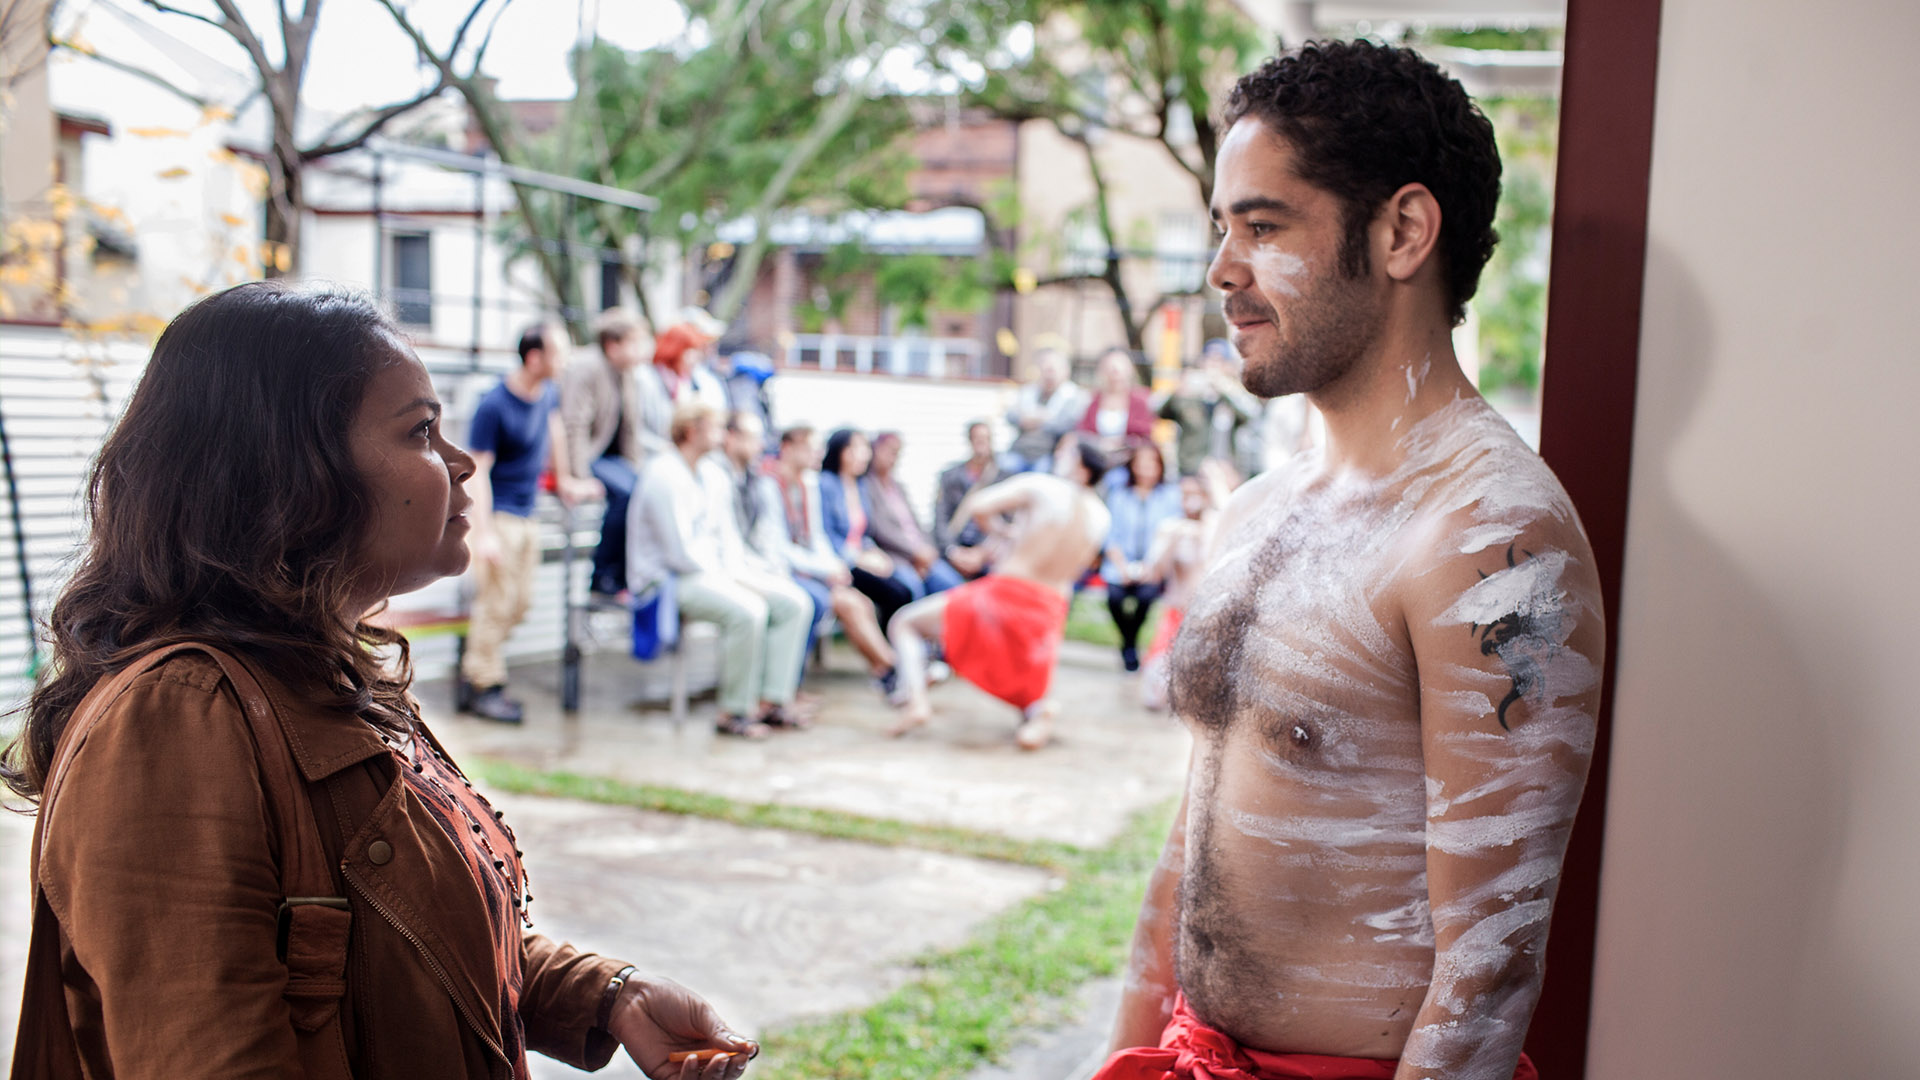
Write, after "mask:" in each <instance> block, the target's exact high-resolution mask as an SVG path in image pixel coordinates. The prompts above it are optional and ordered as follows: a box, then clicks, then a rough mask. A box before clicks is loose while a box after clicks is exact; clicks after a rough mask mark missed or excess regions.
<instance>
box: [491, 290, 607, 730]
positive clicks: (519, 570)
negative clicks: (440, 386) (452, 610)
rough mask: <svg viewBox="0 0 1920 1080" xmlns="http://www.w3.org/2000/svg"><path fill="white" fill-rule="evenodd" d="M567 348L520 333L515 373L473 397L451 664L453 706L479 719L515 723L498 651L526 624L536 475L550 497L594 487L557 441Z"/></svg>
mask: <svg viewBox="0 0 1920 1080" xmlns="http://www.w3.org/2000/svg"><path fill="white" fill-rule="evenodd" d="M570 351H571V343H570V342H569V341H568V339H567V331H566V329H565V328H564V327H562V326H560V325H559V324H557V323H543V324H541V325H538V326H533V327H529V328H528V329H527V330H526V332H524V333H522V334H521V335H520V366H519V367H518V368H516V369H515V370H513V371H511V372H508V373H507V376H506V377H505V378H503V379H501V380H500V385H499V386H496V387H494V388H493V389H492V390H490V391H488V392H487V395H486V396H485V397H483V398H481V399H480V406H479V408H478V409H476V410H475V411H474V414H473V423H472V424H471V425H470V426H469V427H468V429H467V445H468V448H469V449H470V450H471V451H472V453H473V463H474V475H473V479H472V480H470V481H468V482H467V492H468V494H470V495H472V496H473V508H472V510H471V511H469V514H468V516H469V518H470V519H471V520H472V522H473V533H472V535H471V537H470V538H469V539H468V548H469V549H470V550H471V551H472V553H473V564H472V565H473V585H474V587H473V611H472V613H471V616H470V618H469V620H468V629H467V651H466V655H465V656H464V657H463V658H462V660H461V663H460V675H461V693H460V707H461V710H462V711H463V712H470V713H473V714H475V715H477V716H481V717H484V718H486V719H489V720H498V721H501V722H502V723H510V724H517V723H519V722H520V720H521V718H522V715H523V710H522V709H521V706H520V703H519V702H517V701H514V700H513V699H511V698H509V697H507V695H506V682H507V665H506V661H505V660H504V659H503V658H502V656H501V647H502V646H504V645H505V644H506V641H507V637H508V635H510V634H512V633H513V628H514V627H515V626H517V625H519V623H520V620H521V619H523V618H525V617H526V614H527V608H528V606H529V605H530V604H531V603H532V601H533V577H534V573H535V572H536V571H537V570H538V569H539V567H540V530H539V527H538V525H536V524H535V523H534V521H533V520H532V516H533V507H534V496H535V494H536V493H537V492H538V490H539V485H540V474H541V473H542V472H544V471H546V468H547V464H548V462H549V461H550V460H551V461H552V462H553V464H554V473H555V475H556V477H557V478H558V483H557V489H558V491H559V494H560V497H561V498H562V499H565V500H567V501H568V502H569V503H571V502H572V501H573V500H575V499H580V498H595V497H598V494H599V485H598V484H596V483H595V482H594V481H592V480H582V479H577V478H575V477H574V476H573V475H572V474H571V473H569V472H568V470H567V469H566V461H565V457H566V451H567V443H566V438H565V436H564V433H563V432H562V430H561V427H560V417H559V406H560V392H559V390H558V389H556V388H555V386H554V384H553V380H554V379H555V377H557V376H558V375H559V374H560V372H561V371H562V370H564V369H565V367H566V363H567V357H568V355H569V354H570Z"/></svg>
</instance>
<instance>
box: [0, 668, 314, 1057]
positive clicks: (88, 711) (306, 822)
mask: <svg viewBox="0 0 1920 1080" xmlns="http://www.w3.org/2000/svg"><path fill="white" fill-rule="evenodd" d="M190 651H191V652H200V653H204V654H205V655H206V656H207V657H208V658H209V659H211V660H212V661H213V662H214V663H216V664H218V665H219V666H220V669H221V671H222V672H223V673H224V674H225V675H226V677H227V681H228V683H229V684H230V685H232V687H233V689H234V693H235V695H236V696H237V697H238V698H239V699H240V705H241V712H242V714H243V715H245V716H246V718H247V725H248V727H249V729H250V730H251V732H252V735H253V741H254V752H255V758H256V760H257V762H258V764H259V767H260V780H261V785H260V786H261V791H262V794H263V795H264V796H265V798H266V801H267V806H268V811H269V813H271V814H272V815H273V820H274V823H275V825H276V827H277V830H278V839H279V842H280V843H279V846H280V886H281V889H282V892H283V894H284V897H285V898H284V899H283V900H282V901H281V903H280V910H279V931H278V936H277V944H278V949H279V953H280V958H281V959H282V960H283V961H284V962H285V963H286V965H287V987H286V990H285V996H286V999H287V1005H288V1009H289V1012H290V1014H291V1017H292V1021H293V1025H294V1028H295V1033H296V1036H297V1038H298V1040H299V1042H300V1044H301V1056H302V1057H303V1058H304V1059H305V1060H306V1061H307V1062H308V1063H309V1065H310V1066H311V1065H317V1064H319V1063H321V1062H330V1063H337V1068H334V1069H330V1070H327V1071H328V1072H330V1073H332V1074H336V1075H339V1076H342V1077H344V1076H347V1075H348V1074H349V1067H348V1063H347V1057H346V1040H345V1033H344V1031H343V1030H342V1028H341V1024H340V1001H341V998H342V997H343V996H344V995H345V993H346V989H347V983H346V968H347V946H348V938H349V932H350V930H351V927H352V914H351V912H350V911H349V905H348V901H347V898H346V897H345V896H340V895H335V892H336V886H335V884H334V877H333V872H332V868H331V865H330V863H329V860H328V859H327V856H326V852H325V849H324V848H323V847H322V845H321V840H320V831H319V825H318V823H317V822H316V820H315V818H314V810H313V802H312V798H311V797H310V795H309V793H308V790H307V784H306V780H305V778H304V777H302V776H301V774H300V771H299V768H298V766H297V765H296V764H295V763H294V759H293V751H292V748H291V746H290V745H289V743H288V737H287V731H286V723H285V720H284V718H283V717H282V716H281V714H280V710H279V709H278V708H276V707H275V705H274V702H273V699H272V698H271V696H270V695H269V694H268V693H267V692H266V690H265V689H264V688H263V687H262V686H261V683H260V680H259V679H257V678H256V677H255V676H254V673H253V670H252V667H251V665H250V664H248V663H247V662H245V661H243V660H240V659H238V658H236V657H234V656H233V655H231V654H229V653H227V652H225V651H223V650H221V649H218V648H215V647H213V646H211V645H207V644H205V643H202V642H183V643H179V644H175V645H168V646H165V647H163V648H160V649H156V650H154V651H153V652H150V653H148V654H146V655H145V656H142V657H140V658H139V659H138V660H135V661H134V662H133V663H131V664H128V665H127V666H126V667H125V668H123V669H122V670H121V671H120V672H118V673H117V674H115V675H114V676H113V677H112V678H110V679H108V680H106V681H105V682H104V683H102V684H101V685H99V686H97V687H95V688H94V689H93V690H92V691H91V692H89V693H88V694H87V696H86V698H85V699H84V700H82V702H81V703H80V707H79V708H78V709H77V710H76V711H75V713H74V716H73V719H72V721H71V722H70V723H69V724H68V727H67V730H66V731H65V732H64V733H63V735H62V737H61V740H60V745H59V748H58V749H57V750H56V751H55V754H54V760H53V766H52V767H51V768H50V769H49V770H48V772H47V783H46V786H45V789H44V795H43V796H42V798H41V802H40V812H39V814H38V815H37V817H36V820H35V822H34V830H33V851H32V856H31V858H32V864H31V865H32V868H33V872H34V880H35V888H34V929H33V939H32V944H31V946H30V950H29V953H28V958H27V985H28V989H27V998H26V1000H27V1001H28V1002H30V1003H34V1005H35V1006H36V1008H34V1009H23V1010H22V1013H21V1018H20V1037H19V1039H18V1040H17V1041H16V1044H15V1050H14V1063H13V1069H14V1075H15V1076H31V1077H36V1078H37V1077H47V1078H49V1080H78V1078H80V1077H81V1076H82V1075H83V1074H82V1072H81V1064H80V1059H79V1052H78V1049H77V1047H76V1046H75V1044H74V1040H73V1029H72V1023H71V1019H70V1017H69V1016H68V1014H67V1009H66V991H65V983H64V980H63V978H62V976H61V971H60V951H59V934H58V929H59V927H58V921H57V920H56V918H55V916H54V913H53V909H52V907H51V905H49V904H48V903H47V902H46V897H45V892H44V890H42V889H41V888H40V887H39V885H38V881H39V867H40V851H41V846H42V842H43V838H44V836H45V832H46V829H47V828H48V827H49V825H50V823H51V821H52V815H53V810H54V805H55V802H56V800H57V798H58V796H59V793H60V788H61V785H62V783H63V782H64V780H65V777H66V771H67V768H68V766H69V765H70V764H71V763H72V761H73V758H74V756H75V755H76V754H78V753H79V751H80V747H81V746H82V745H83V744H84V743H85V742H86V738H87V735H88V734H89V733H91V731H92V730H93V728H94V726H95V725H96V724H98V723H99V721H100V718H101V717H102V716H103V715H105V714H106V712H107V710H108V709H110V708H111V707H112V706H113V704H114V703H115V702H117V701H118V700H119V699H120V696H121V695H122V694H124V693H125V692H126V691H127V688H128V687H129V686H131V685H132V684H133V682H134V680H135V679H137V678H139V677H140V676H141V675H143V674H145V673H146V672H148V671H151V670H152V669H153V668H154V667H156V666H157V665H159V664H161V663H163V662H165V661H166V660H168V659H170V658H172V657H173V656H175V655H176V654H178V653H182V652H190ZM23 1066H24V1067H23Z"/></svg>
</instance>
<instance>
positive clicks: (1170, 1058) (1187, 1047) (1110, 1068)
mask: <svg viewBox="0 0 1920 1080" xmlns="http://www.w3.org/2000/svg"><path fill="white" fill-rule="evenodd" d="M1399 1067H1400V1063H1399V1062H1398V1061H1393V1060H1389V1059H1385V1058H1355V1057H1334V1056H1332V1055H1328V1054H1269V1053H1267V1052H1266V1051H1264V1050H1249V1049H1247V1048H1246V1047H1244V1046H1241V1045H1240V1044H1239V1043H1236V1042H1234V1041H1233V1039H1232V1038H1231V1037H1229V1036H1227V1035H1224V1034H1222V1033H1220V1032H1218V1031H1215V1030H1214V1029H1213V1028H1210V1027H1208V1026H1207V1025H1206V1024H1205V1023H1204V1022H1202V1021H1201V1019H1200V1018H1199V1017H1197V1016H1195V1015H1194V1014H1193V1010H1192V1009H1190V1008H1188V1007H1187V998H1186V995H1184V994H1182V995H1181V996H1180V997H1179V999H1178V1000H1176V1001H1175V1003H1174V1006H1173V1019H1172V1020H1171V1021H1169V1022H1168V1023H1167V1029H1166V1031H1164V1032H1162V1033H1161V1035H1160V1045H1159V1046H1157V1047H1156V1046H1136V1047H1134V1048H1132V1049H1130V1050H1122V1051H1120V1052H1119V1053H1117V1054H1115V1055H1113V1057H1111V1058H1109V1059H1108V1060H1107V1063H1106V1064H1105V1065H1103V1066H1101V1068H1100V1071H1099V1072H1097V1073H1094V1074H1093V1080H1393V1073H1394V1070H1395V1069H1397V1068H1399ZM1513 1080H1540V1074H1539V1073H1538V1072H1537V1071H1535V1069H1534V1067H1533V1062H1531V1061H1529V1060H1527V1055H1525V1054H1521V1055H1520V1065H1519V1067H1518V1068H1516V1069H1514V1071H1513Z"/></svg>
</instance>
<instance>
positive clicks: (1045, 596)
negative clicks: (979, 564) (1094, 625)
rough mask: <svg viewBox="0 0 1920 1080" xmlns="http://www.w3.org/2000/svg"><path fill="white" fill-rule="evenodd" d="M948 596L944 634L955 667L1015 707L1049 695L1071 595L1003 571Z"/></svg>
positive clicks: (981, 687)
mask: <svg viewBox="0 0 1920 1080" xmlns="http://www.w3.org/2000/svg"><path fill="white" fill-rule="evenodd" d="M946 596H947V612H946V619H945V623H946V625H945V626H944V627H943V628H942V629H941V633H940V637H941V642H942V648H944V649H945V651H946V656H947V663H948V664H950V665H952V667H953V670H954V671H956V672H959V673H960V675H961V676H962V677H963V678H965V679H966V680H967V681H968V682H970V683H972V684H973V685H975V686H977V687H979V688H980V689H982V690H985V691H986V692H987V693H989V694H992V695H993V696H994V697H997V698H999V699H1000V700H1001V701H1004V702H1006V703H1007V704H1009V705H1012V706H1014V707H1015V708H1020V709H1024V708H1026V707H1027V706H1029V705H1031V704H1033V703H1034V702H1036V701H1039V700H1040V699H1041V698H1043V697H1046V696H1047V687H1048V685H1050V684H1051V683H1052V682H1053V664H1054V661H1055V660H1057V659H1059V657H1060V638H1061V636H1062V635H1063V634H1064V633H1065V632H1066V629H1067V598H1066V597H1064V596H1061V595H1060V594H1059V593H1058V592H1056V591H1054V590H1053V589H1052V588H1049V587H1048V586H1045V585H1042V584H1040V583H1039V582H1037V581H1028V580H1027V579H1026V578H1017V577H1001V576H999V575H997V574H988V575H987V576H986V577H983V578H979V579H977V580H974V581H969V582H967V583H966V584H965V585H961V586H959V587H957V588H954V589H950V590H948V591H947V593H946Z"/></svg>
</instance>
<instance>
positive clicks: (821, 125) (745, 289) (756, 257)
mask: <svg viewBox="0 0 1920 1080" xmlns="http://www.w3.org/2000/svg"><path fill="white" fill-rule="evenodd" d="M864 97H865V93H864V87H863V86H857V85H854V84H852V83H849V84H848V85H846V86H845V87H842V88H841V90H840V95H839V96H838V97H836V98H835V99H834V100H833V101H832V102H830V103H829V104H828V105H827V108H826V111H825V112H823V113H821V114H820V118H819V119H818V120H816V121H815V122H814V127H813V130H812V131H809V132H807V135H806V138H804V139H801V140H800V145H798V146H796V147H794V148H793V152H792V153H790V154H788V155H787V159H786V160H785V161H783V162H781V163H780V168H779V169H777V170H776V171H775V172H774V174H773V179H771V180H769V181H768V182H767V187H766V190H764V191H762V192H761V193H760V203H759V205H758V206H755V207H754V210H753V242H752V243H750V244H748V245H747V246H746V248H745V249H744V250H742V251H741V252H740V256H739V258H738V259H737V260H736V261H735V262H734V264H733V276H732V277H730V278H728V279H727V284H726V287H725V288H723V289H721V290H720V296H719V298H718V299H717V300H715V301H714V303H713V307H712V311H713V314H714V317H715V318H717V319H719V320H720V321H721V322H723V323H731V322H733V317H734V316H735V315H737V314H739V313H740V309H741V307H743V306H745V304H746V302H747V297H749V296H751V295H753V278H754V275H755V274H757V273H759V272H760V261H761V259H763V258H765V257H766V254H767V247H768V245H770V244H771V243H772V242H773V239H772V237H771V236H770V235H769V233H770V232H771V231H772V227H773V212H774V210H775V209H777V208H778V207H779V205H780V202H781V200H783V199H785V198H786V196H787V188H789V187H790V186H792V184H793V178H794V177H795V176H797V175H799V173H800V170H801V169H803V168H805V167H806V166H807V165H808V164H809V163H811V162H812V161H813V159H814V158H816V157H818V156H819V154H820V151H821V150H822V149H824V148H825V147H826V145H827V143H828V142H829V141H830V140H832V139H833V138H834V137H835V136H836V135H838V134H840V130H841V129H842V128H844V127H846V126H847V122H848V121H849V120H851V119H853V114H854V110H856V109H857V108H859V105H860V102H861V100H862V99H863V98H864Z"/></svg>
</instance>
